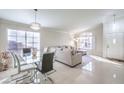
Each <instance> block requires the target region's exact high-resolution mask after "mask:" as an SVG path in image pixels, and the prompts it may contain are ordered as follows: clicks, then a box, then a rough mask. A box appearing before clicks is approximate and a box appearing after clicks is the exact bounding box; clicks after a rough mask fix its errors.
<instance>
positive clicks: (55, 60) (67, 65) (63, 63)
mask: <svg viewBox="0 0 124 93" xmlns="http://www.w3.org/2000/svg"><path fill="white" fill-rule="evenodd" d="M55 61H57V62H60V63H62V64H64V65H66V66H69V67H71V68H73V67H75V66H77V65H79V64H81V62H80V63H78V64H76V65H74V66H71V65H68V64H66V63H63V62H61V61H59V60H55Z"/></svg>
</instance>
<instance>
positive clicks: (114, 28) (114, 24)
mask: <svg viewBox="0 0 124 93" xmlns="http://www.w3.org/2000/svg"><path fill="white" fill-rule="evenodd" d="M115 17H116V15H115V14H114V15H113V31H115V30H116V23H115Z"/></svg>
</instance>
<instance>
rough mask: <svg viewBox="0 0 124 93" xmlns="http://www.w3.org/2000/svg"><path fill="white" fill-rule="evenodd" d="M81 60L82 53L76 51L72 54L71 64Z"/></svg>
mask: <svg viewBox="0 0 124 93" xmlns="http://www.w3.org/2000/svg"><path fill="white" fill-rule="evenodd" d="M81 62H82V54H81V53H76V54H75V55H72V65H73V66H74V65H76V64H79V63H81Z"/></svg>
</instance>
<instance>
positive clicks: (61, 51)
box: [55, 47, 82, 67]
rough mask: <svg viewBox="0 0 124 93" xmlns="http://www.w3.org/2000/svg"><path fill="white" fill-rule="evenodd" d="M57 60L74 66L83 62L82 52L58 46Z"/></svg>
mask: <svg viewBox="0 0 124 93" xmlns="http://www.w3.org/2000/svg"><path fill="white" fill-rule="evenodd" d="M55 60H56V61H59V62H61V63H64V64H66V65H69V66H71V67H73V66H76V65H77V64H80V63H81V62H82V54H81V53H76V52H75V51H74V50H72V49H70V48H67V47H66V48H56V53H55Z"/></svg>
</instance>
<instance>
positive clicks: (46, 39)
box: [0, 20, 71, 51]
mask: <svg viewBox="0 0 124 93" xmlns="http://www.w3.org/2000/svg"><path fill="white" fill-rule="evenodd" d="M7 29H16V30H24V31H32V29H30V27H29V25H27V24H21V23H17V22H12V21H7V20H0V51H2V50H6V49H7V44H8V42H7ZM38 32H40V36H41V39H40V42H41V49H42V48H43V47H48V46H56V45H70V41H71V38H70V34H68V33H62V32H57V31H50V30H49V31H47V29H45V30H44V29H41V30H40V31H38Z"/></svg>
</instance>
